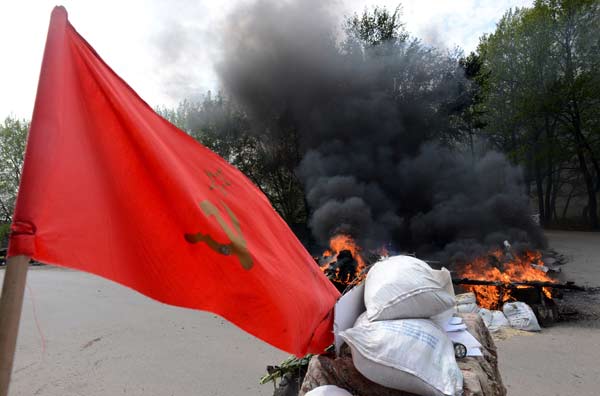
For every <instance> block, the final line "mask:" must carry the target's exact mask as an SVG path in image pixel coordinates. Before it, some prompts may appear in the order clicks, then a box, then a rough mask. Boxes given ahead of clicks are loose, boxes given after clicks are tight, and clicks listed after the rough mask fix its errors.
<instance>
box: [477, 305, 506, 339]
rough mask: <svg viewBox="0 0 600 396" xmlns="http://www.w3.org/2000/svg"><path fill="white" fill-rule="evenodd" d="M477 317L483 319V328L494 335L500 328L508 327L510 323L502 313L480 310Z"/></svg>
mask: <svg viewBox="0 0 600 396" xmlns="http://www.w3.org/2000/svg"><path fill="white" fill-rule="evenodd" d="M479 316H481V318H482V319H483V323H485V327H487V328H488V330H489V331H490V333H495V332H496V331H498V330H500V329H501V328H502V327H510V323H509V321H508V319H507V318H506V316H504V313H503V312H502V311H490V310H489V309H485V308H481V309H480V310H479Z"/></svg>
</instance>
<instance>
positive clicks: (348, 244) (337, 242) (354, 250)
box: [321, 234, 366, 284]
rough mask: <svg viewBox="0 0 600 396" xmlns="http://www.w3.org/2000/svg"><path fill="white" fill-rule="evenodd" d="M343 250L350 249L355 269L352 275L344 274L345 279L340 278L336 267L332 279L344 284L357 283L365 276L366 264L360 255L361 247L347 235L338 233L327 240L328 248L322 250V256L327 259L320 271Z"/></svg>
mask: <svg viewBox="0 0 600 396" xmlns="http://www.w3.org/2000/svg"><path fill="white" fill-rule="evenodd" d="M343 250H348V251H350V253H351V254H352V257H353V258H354V260H356V263H357V266H356V270H355V272H354V274H353V275H354V276H352V275H351V274H346V276H345V278H346V279H340V269H339V268H336V272H335V278H334V280H335V281H336V282H340V283H344V284H351V283H359V282H360V281H361V280H362V279H363V278H364V277H365V274H364V273H363V270H364V269H365V268H366V264H365V261H364V260H363V258H362V257H361V248H360V247H359V246H358V245H357V244H356V242H355V241H354V239H352V237H350V236H349V235H343V234H340V235H336V236H334V237H333V238H331V239H330V240H329V249H327V250H325V252H323V257H328V258H329V260H328V261H327V263H326V264H325V265H323V266H322V267H321V271H323V272H326V271H327V270H328V269H329V267H330V266H331V264H332V263H333V262H335V261H336V260H337V258H338V255H339V253H340V252H341V251H343Z"/></svg>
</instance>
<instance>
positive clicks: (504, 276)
mask: <svg viewBox="0 0 600 396" xmlns="http://www.w3.org/2000/svg"><path fill="white" fill-rule="evenodd" d="M491 261H496V265H494V264H492V263H491ZM532 265H536V266H542V265H544V262H543V261H542V254H541V253H540V252H537V251H536V252H529V251H528V252H525V253H523V254H521V255H517V254H511V253H505V252H503V251H502V250H494V251H492V252H490V253H489V255H488V256H487V257H478V258H476V259H475V260H473V261H471V262H470V263H468V264H467V265H466V266H465V267H464V269H463V270H462V272H461V277H464V278H469V279H474V280H486V281H499V282H502V283H505V284H509V283H511V282H523V281H540V282H555V281H554V280H553V279H552V278H550V277H549V276H548V275H547V274H546V273H545V272H544V271H542V270H541V269H538V268H534V267H533V266H532ZM527 287H530V286H518V288H527ZM465 288H466V289H468V290H469V291H471V292H473V293H475V296H476V297H477V304H478V305H479V306H481V307H483V308H488V309H498V308H500V307H501V305H502V304H503V303H505V302H507V301H511V300H513V297H512V296H511V290H510V289H508V288H499V287H496V286H487V285H469V286H465ZM543 292H544V294H545V295H546V296H547V297H548V298H552V294H551V290H550V288H547V287H544V288H543ZM501 293H502V295H501Z"/></svg>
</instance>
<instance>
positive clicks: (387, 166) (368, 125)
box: [217, 0, 545, 260]
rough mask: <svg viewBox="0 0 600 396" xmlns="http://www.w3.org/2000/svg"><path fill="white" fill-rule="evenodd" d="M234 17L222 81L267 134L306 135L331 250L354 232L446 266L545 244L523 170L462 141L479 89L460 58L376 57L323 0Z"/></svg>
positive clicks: (432, 53) (309, 181)
mask: <svg viewBox="0 0 600 396" xmlns="http://www.w3.org/2000/svg"><path fill="white" fill-rule="evenodd" d="M230 22H231V23H230V24H229V26H231V28H229V29H228V30H225V31H224V32H223V37H222V40H223V41H222V42H223V44H224V50H223V59H222V62H221V63H220V64H219V66H218V67H217V71H218V74H219V76H220V78H221V81H222V84H223V86H224V88H225V90H226V93H227V94H229V95H231V96H232V97H233V98H234V99H235V100H236V101H237V102H238V103H240V104H242V105H243V106H244V107H245V108H246V109H247V110H248V112H249V114H250V115H251V117H252V120H253V123H254V124H255V125H256V131H257V132H256V133H268V132H265V131H268V130H269V129H270V127H269V126H270V125H272V124H273V122H279V123H281V122H282V120H285V123H286V126H287V127H293V128H294V129H295V130H296V131H297V132H298V134H299V136H300V140H301V144H302V151H303V153H304V156H303V159H302V161H301V163H300V166H299V168H298V171H297V172H298V175H299V176H300V178H301V180H302V181H303V183H304V187H305V191H306V199H307V202H308V205H309V207H310V210H311V217H310V227H311V230H312V232H313V234H314V236H315V238H316V239H317V240H318V241H319V242H320V243H322V244H325V243H326V242H327V241H328V239H329V238H330V237H331V236H333V235H335V234H337V233H346V234H350V235H351V236H353V237H355V238H357V239H358V240H359V242H360V243H361V244H362V245H363V246H366V247H369V248H374V247H379V246H381V245H382V244H387V243H391V244H392V245H393V246H394V247H395V248H396V249H397V250H400V251H415V252H417V254H419V255H421V256H426V257H432V258H433V257H437V258H440V259H442V260H450V259H452V260H457V259H461V258H465V257H469V256H471V255H474V254H480V253H481V252H484V251H487V250H488V249H489V248H490V247H492V246H495V245H497V244H501V243H502V241H503V240H505V239H508V240H509V241H511V243H516V244H517V245H519V246H535V247H540V246H544V245H545V239H544V236H543V234H542V232H541V230H540V229H539V227H537V226H536V225H535V224H534V223H533V221H532V220H531V217H530V213H529V204H528V199H527V197H526V196H525V195H524V188H523V178H522V175H521V171H520V169H518V168H516V167H513V166H512V165H511V164H510V163H509V162H508V161H507V160H506V158H504V157H503V156H502V155H501V154H499V153H495V152H489V153H487V154H485V155H483V156H481V158H478V159H477V160H476V161H473V159H472V158H471V156H470V155H464V154H463V153H462V152H461V150H457V149H456V147H455V145H454V147H453V138H452V136H453V133H455V129H453V122H454V121H453V117H452V114H453V112H454V111H455V109H456V108H457V107H460V105H461V103H462V102H461V101H463V100H464V91H465V87H466V86H467V84H468V82H467V81H466V80H465V79H464V77H463V72H462V70H461V69H460V68H459V67H458V65H457V62H456V56H452V55H451V54H445V53H441V52H439V51H437V50H435V49H433V48H430V47H427V46H424V45H422V44H421V43H420V42H418V41H415V40H408V41H405V42H389V43H384V44H382V45H380V46H377V47H376V48H367V49H364V50H363V48H362V47H361V46H360V45H359V44H360V43H358V42H357V41H356V40H353V39H352V37H345V38H344V37H341V36H340V30H339V26H340V20H339V19H338V17H337V16H336V10H335V9H332V8H330V7H329V6H325V5H323V4H322V2H320V1H315V0H309V1H299V0H298V1H277V2H275V1H267V0H258V1H256V2H253V3H249V4H245V5H243V6H241V7H239V8H238V9H237V10H235V11H234V12H233V13H232V14H231V16H230ZM282 115H283V116H282Z"/></svg>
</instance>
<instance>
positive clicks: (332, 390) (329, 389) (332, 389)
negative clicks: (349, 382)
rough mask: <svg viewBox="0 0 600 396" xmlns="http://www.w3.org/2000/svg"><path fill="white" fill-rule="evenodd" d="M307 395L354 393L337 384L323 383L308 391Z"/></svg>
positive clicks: (327, 395) (335, 395)
mask: <svg viewBox="0 0 600 396" xmlns="http://www.w3.org/2000/svg"><path fill="white" fill-rule="evenodd" d="M305 396H352V393H350V392H348V391H347V390H346V389H342V388H340V387H337V386H335V385H322V386H319V387H317V388H315V389H313V390H311V391H310V392H307V393H306V395H305Z"/></svg>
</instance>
